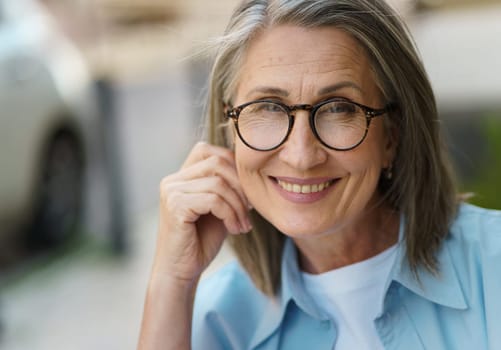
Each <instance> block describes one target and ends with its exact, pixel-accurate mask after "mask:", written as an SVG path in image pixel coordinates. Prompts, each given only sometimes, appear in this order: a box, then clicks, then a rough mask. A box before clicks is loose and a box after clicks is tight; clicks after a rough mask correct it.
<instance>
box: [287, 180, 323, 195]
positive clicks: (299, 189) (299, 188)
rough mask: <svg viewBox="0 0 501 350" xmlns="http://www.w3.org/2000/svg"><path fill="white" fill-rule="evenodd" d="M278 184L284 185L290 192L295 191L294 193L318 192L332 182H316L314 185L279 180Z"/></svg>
mask: <svg viewBox="0 0 501 350" xmlns="http://www.w3.org/2000/svg"><path fill="white" fill-rule="evenodd" d="M278 184H279V185H280V187H282V188H283V189H284V190H286V191H288V192H294V193H316V192H320V191H323V190H324V189H326V188H327V187H329V186H330V184H331V182H330V181H326V182H323V183H320V184H314V185H299V184H291V183H289V182H285V181H282V180H278Z"/></svg>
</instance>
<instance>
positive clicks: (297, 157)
mask: <svg viewBox="0 0 501 350" xmlns="http://www.w3.org/2000/svg"><path fill="white" fill-rule="evenodd" d="M294 114H295V117H294V126H293V128H292V130H291V133H290V134H289V137H288V138H287V141H286V142H285V143H284V144H283V146H282V147H281V148H280V154H279V158H280V160H281V161H283V162H284V163H287V164H288V165H289V166H291V167H293V168H295V169H297V170H299V171H307V170H309V169H312V168H314V167H315V166H317V165H320V164H322V163H324V162H325V161H326V160H327V151H326V150H325V149H324V147H323V146H322V145H321V144H320V142H319V141H318V140H317V138H316V137H315V135H314V134H313V130H311V127H310V123H309V119H308V111H304V110H302V111H295V113H294Z"/></svg>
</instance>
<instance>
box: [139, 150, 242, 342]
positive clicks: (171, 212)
mask: <svg viewBox="0 0 501 350" xmlns="http://www.w3.org/2000/svg"><path fill="white" fill-rule="evenodd" d="M248 208H249V205H248V202H247V199H246V198H245V195H244V193H243V192H242V189H241V187H240V183H239V180H238V176H237V173H236V169H235V160H234V157H233V153H232V152H231V151H230V150H228V149H225V148H222V147H217V146H212V145H209V144H206V143H198V144H197V145H196V146H195V147H194V148H193V150H192V151H191V153H190V155H189V156H188V158H187V159H186V161H185V163H184V164H183V166H182V168H181V169H180V170H179V171H178V172H177V173H174V174H172V175H170V176H167V177H166V178H164V179H163V180H162V183H161V185H160V222H159V228H158V241H157V249H156V254H155V261H154V264H153V271H152V275H151V278H150V283H149V286H148V292H147V295H146V301H145V306H144V313H143V322H142V325H141V334H140V337H139V344H138V349H139V350H156V349H162V350H166V349H176V350H180V349H190V348H191V345H190V338H191V316H192V315H191V314H192V312H193V300H194V296H195V290H196V285H197V281H198V279H199V277H200V275H201V274H202V272H203V271H204V269H205V268H206V267H207V266H208V265H209V263H210V262H211V261H212V260H213V259H214V257H215V256H216V254H217V253H218V251H219V249H220V248H221V245H222V244H223V241H224V238H225V237H226V235H227V234H228V232H229V233H231V234H239V233H243V232H247V231H249V230H250V229H251V227H250V223H249V219H248V210H249V209H248Z"/></svg>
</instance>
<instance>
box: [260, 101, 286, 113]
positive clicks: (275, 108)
mask: <svg viewBox="0 0 501 350" xmlns="http://www.w3.org/2000/svg"><path fill="white" fill-rule="evenodd" d="M263 110H265V111H267V112H282V107H280V106H279V105H276V104H273V103H267V104H264V105H263Z"/></svg>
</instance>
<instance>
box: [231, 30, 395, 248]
mask: <svg viewBox="0 0 501 350" xmlns="http://www.w3.org/2000/svg"><path fill="white" fill-rule="evenodd" d="M239 73H240V74H239V80H238V86H237V90H236V95H235V99H234V101H233V102H234V105H235V106H237V105H240V104H243V103H245V102H249V101H253V100H257V99H263V98H267V99H274V100H278V101H281V102H283V103H285V104H288V105H293V104H303V103H304V104H316V103H318V102H321V101H323V100H326V99H329V98H333V97H344V98H347V99H350V100H352V101H354V102H358V103H361V104H364V105H366V106H369V107H372V108H383V107H384V105H383V101H382V98H381V95H380V93H379V90H378V88H377V86H376V82H375V80H374V76H373V72H372V71H371V68H370V66H369V61H368V59H367V57H366V55H365V53H364V51H363V49H362V48H361V47H360V46H359V45H358V43H357V42H356V41H355V40H354V39H353V38H352V37H351V36H349V35H348V34H346V33H345V32H343V31H341V30H339V29H336V28H333V27H322V28H315V29H307V28H301V27H296V26H279V27H274V28H271V29H268V30H266V31H265V32H263V33H262V34H261V35H259V36H258V37H256V38H255V39H254V40H253V42H252V43H251V45H250V47H249V50H248V52H247V55H246V58H245V60H244V63H243V65H242V68H241V70H240V72H239ZM294 114H295V116H296V117H295V122H294V128H293V129H292V132H291V134H290V135H289V138H288V139H287V141H286V142H285V143H284V144H283V145H282V146H280V147H279V148H278V149H275V150H272V151H266V152H260V151H255V150H252V149H250V148H248V147H247V146H245V145H244V144H243V143H242V142H241V140H240V139H239V138H238V137H236V139H235V156H236V161H237V170H238V174H239V177H240V181H241V184H242V186H243V189H244V191H245V193H246V195H247V197H248V199H249V201H250V202H251V203H252V205H253V206H254V208H255V209H256V210H257V211H258V212H259V213H260V214H261V215H262V216H263V217H264V218H266V219H267V220H268V221H269V222H271V223H272V224H273V225H274V226H275V227H277V228H278V229H279V230H280V231H281V232H283V233H285V234H287V235H289V236H292V237H298V238H300V237H304V236H305V235H306V236H312V235H320V234H326V233H332V232H334V231H336V230H337V229H340V228H344V227H346V225H350V224H354V223H356V222H357V221H358V220H360V219H361V218H362V217H363V215H364V212H366V210H367V209H368V208H371V207H372V206H374V205H375V204H376V203H377V202H378V200H379V199H380V197H379V194H378V191H377V184H378V180H379V177H380V174H381V171H382V169H383V168H386V167H388V166H389V165H390V164H391V161H392V158H393V153H394V146H393V142H391V140H390V138H389V137H388V135H387V131H386V130H385V128H384V126H383V118H385V117H377V118H374V119H373V120H372V123H371V125H370V129H369V132H368V135H367V137H366V139H365V140H364V142H363V143H362V144H361V145H359V146H358V147H356V148H355V149H353V150H350V151H334V150H331V149H328V148H326V147H325V146H323V145H322V144H321V143H320V142H319V141H318V140H317V139H316V138H315V136H314V134H313V132H312V130H311V128H310V126H309V122H308V112H307V111H296V112H295V113H294ZM279 182H280V183H279ZM322 187H324V188H323V189H322ZM298 189H300V190H301V192H310V193H297V191H298Z"/></svg>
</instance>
